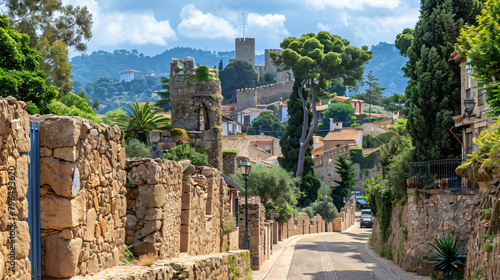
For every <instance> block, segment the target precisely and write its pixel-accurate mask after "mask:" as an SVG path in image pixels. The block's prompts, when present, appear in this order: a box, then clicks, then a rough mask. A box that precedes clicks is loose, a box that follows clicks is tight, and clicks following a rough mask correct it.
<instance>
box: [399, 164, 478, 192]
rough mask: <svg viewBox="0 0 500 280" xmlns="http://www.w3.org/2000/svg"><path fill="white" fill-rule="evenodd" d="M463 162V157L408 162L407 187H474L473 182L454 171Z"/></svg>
mask: <svg viewBox="0 0 500 280" xmlns="http://www.w3.org/2000/svg"><path fill="white" fill-rule="evenodd" d="M464 162H465V160H464V159H443V160H436V161H426V162H410V164H409V169H410V171H409V178H408V179H407V181H406V182H407V185H408V187H409V188H418V189H424V188H427V189H436V188H440V189H447V188H449V189H462V188H476V187H477V186H476V184H475V183H474V182H471V181H468V180H466V179H464V178H462V177H460V176H458V175H457V173H456V172H455V170H456V169H457V167H458V166H460V165H461V164H462V163H464Z"/></svg>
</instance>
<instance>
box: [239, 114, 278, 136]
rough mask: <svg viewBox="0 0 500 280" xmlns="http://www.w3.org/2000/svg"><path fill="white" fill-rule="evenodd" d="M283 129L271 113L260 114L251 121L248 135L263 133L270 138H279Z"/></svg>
mask: <svg viewBox="0 0 500 280" xmlns="http://www.w3.org/2000/svg"><path fill="white" fill-rule="evenodd" d="M284 130H285V128H284V127H283V124H281V121H280V120H279V119H278V118H277V117H276V116H275V115H273V114H272V113H271V112H262V113H260V114H259V116H258V117H257V118H256V119H255V120H253V121H252V125H251V126H250V127H248V129H247V134H248V135H258V134H260V133H264V134H265V135H269V136H272V137H276V138H280V137H281V135H282V134H283V131H284Z"/></svg>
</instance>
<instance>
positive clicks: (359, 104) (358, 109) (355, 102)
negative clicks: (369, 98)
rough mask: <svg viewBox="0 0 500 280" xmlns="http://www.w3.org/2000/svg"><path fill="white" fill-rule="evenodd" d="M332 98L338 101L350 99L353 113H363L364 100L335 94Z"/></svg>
mask: <svg viewBox="0 0 500 280" xmlns="http://www.w3.org/2000/svg"><path fill="white" fill-rule="evenodd" d="M333 99H335V100H338V101H346V100H350V101H351V105H352V107H353V108H354V109H355V111H354V115H361V114H363V108H364V106H365V101H363V100H361V99H353V98H350V97H347V96H335V97H333Z"/></svg>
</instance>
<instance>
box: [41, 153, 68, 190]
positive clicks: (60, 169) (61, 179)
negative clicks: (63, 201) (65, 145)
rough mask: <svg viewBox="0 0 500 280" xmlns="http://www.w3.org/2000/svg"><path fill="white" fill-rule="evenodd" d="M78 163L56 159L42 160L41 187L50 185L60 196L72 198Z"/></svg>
mask: <svg viewBox="0 0 500 280" xmlns="http://www.w3.org/2000/svg"><path fill="white" fill-rule="evenodd" d="M75 168H76V163H73V162H67V161H60V160H57V159H55V158H51V157H48V158H41V159H40V185H49V186H50V187H51V188H52V190H53V191H54V192H55V193H56V194H57V195H60V196H64V197H71V196H74V195H73V194H72V190H71V187H72V185H73V173H74V171H75Z"/></svg>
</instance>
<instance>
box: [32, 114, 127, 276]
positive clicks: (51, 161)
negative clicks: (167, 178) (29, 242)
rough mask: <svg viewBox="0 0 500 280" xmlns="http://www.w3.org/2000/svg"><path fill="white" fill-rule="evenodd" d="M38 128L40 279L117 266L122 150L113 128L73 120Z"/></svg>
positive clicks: (43, 119) (121, 237)
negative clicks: (40, 232) (40, 234)
mask: <svg viewBox="0 0 500 280" xmlns="http://www.w3.org/2000/svg"><path fill="white" fill-rule="evenodd" d="M31 119H32V120H33V121H37V122H39V123H40V157H41V158H40V184H41V186H40V196H41V198H40V207H41V209H40V211H41V231H42V274H43V275H44V277H53V278H67V277H71V276H75V275H86V274H90V273H96V272H99V271H101V270H103V269H105V268H110V267H113V266H116V265H118V264H119V263H120V262H121V260H122V259H123V255H124V251H125V244H124V241H125V213H126V199H125V193H126V189H125V181H126V174H125V170H124V168H125V147H124V145H123V131H122V130H120V129H119V128H118V127H117V126H106V125H101V124H93V123H92V122H91V121H88V120H84V119H81V118H78V117H61V116H54V115H44V116H39V115H35V116H32V117H31Z"/></svg>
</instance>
